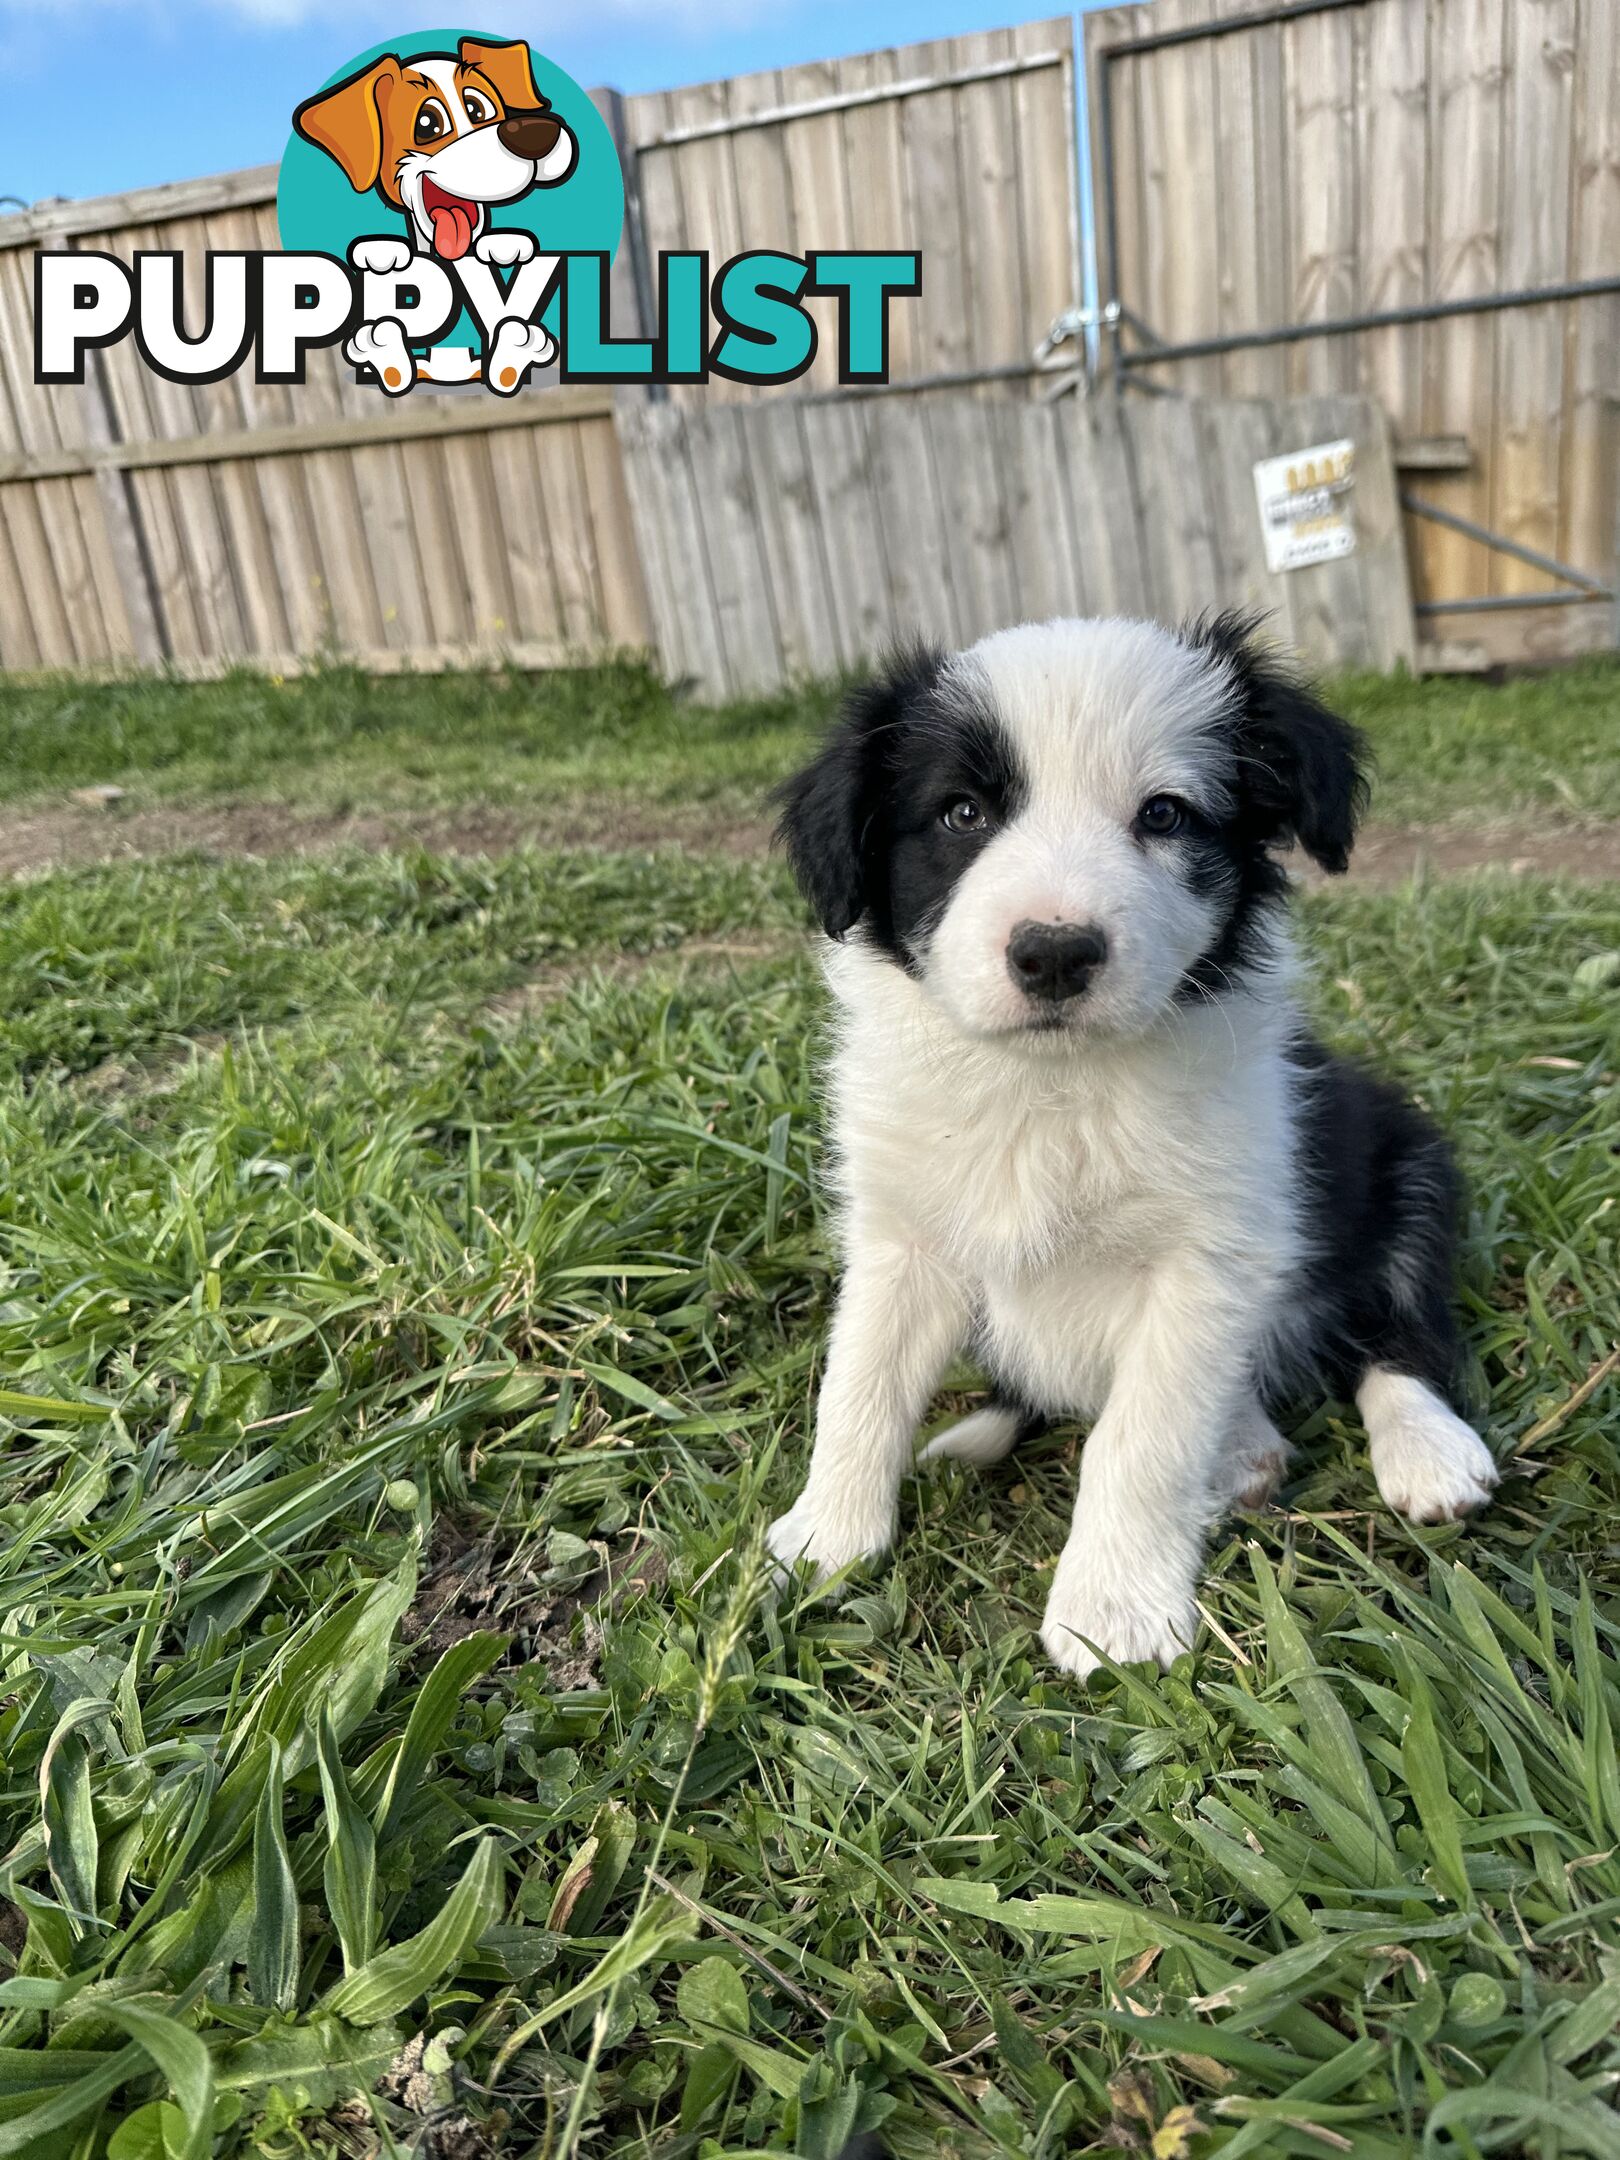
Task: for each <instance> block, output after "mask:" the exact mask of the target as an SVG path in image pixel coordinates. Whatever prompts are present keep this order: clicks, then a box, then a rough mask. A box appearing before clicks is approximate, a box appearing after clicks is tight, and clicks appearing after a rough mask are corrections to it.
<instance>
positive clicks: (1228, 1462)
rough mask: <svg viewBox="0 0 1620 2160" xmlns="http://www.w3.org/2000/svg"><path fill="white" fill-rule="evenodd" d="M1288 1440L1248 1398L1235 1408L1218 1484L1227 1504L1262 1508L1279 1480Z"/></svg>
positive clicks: (1258, 1406) (1285, 1460)
mask: <svg viewBox="0 0 1620 2160" xmlns="http://www.w3.org/2000/svg"><path fill="white" fill-rule="evenodd" d="M1289 1454H1290V1449H1289V1446H1288V1442H1287V1441H1286V1440H1285V1439H1284V1438H1283V1436H1282V1434H1281V1433H1280V1432H1279V1431H1278V1430H1277V1428H1276V1426H1275V1425H1273V1424H1272V1422H1271V1420H1270V1418H1268V1417H1267V1416H1266V1413H1265V1410H1264V1409H1263V1408H1262V1406H1261V1404H1260V1403H1259V1402H1258V1401H1256V1400H1253V1399H1251V1400H1250V1401H1248V1402H1247V1403H1245V1404H1244V1405H1243V1408H1242V1409H1241V1410H1240V1411H1239V1412H1238V1415H1237V1419H1236V1422H1235V1423H1234V1425H1233V1427H1232V1430H1231V1433H1230V1435H1229V1437H1228V1439H1227V1443H1226V1452H1225V1454H1224V1456H1223V1457H1222V1461H1221V1469H1220V1486H1221V1489H1222V1493H1223V1496H1224V1499H1225V1503H1226V1505H1227V1506H1228V1507H1237V1508H1262V1507H1264V1506H1265V1505H1266V1503H1267V1501H1268V1500H1269V1499H1270V1498H1271V1496H1272V1494H1273V1493H1274V1492H1275V1491H1276V1490H1277V1487H1278V1486H1279V1485H1280V1484H1281V1483H1282V1477H1283V1472H1284V1471H1285V1470H1286V1469H1287V1467H1288V1457H1289Z"/></svg>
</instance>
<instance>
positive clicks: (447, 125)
mask: <svg viewBox="0 0 1620 2160" xmlns="http://www.w3.org/2000/svg"><path fill="white" fill-rule="evenodd" d="M293 126H294V128H295V129H296V130H297V132H298V133H299V134H300V135H301V136H302V137H303V138H304V140H305V141H306V142H309V143H313V144H314V145H315V147H316V148H317V149H318V150H324V151H325V152H326V154H327V155H328V156H329V157H331V158H333V159H334V160H335V161H336V163H337V164H338V165H339V166H341V168H342V170H343V173H344V176H345V177H346V179H347V180H348V182H349V185H350V186H351V187H352V188H353V189H354V190H355V192H356V193H357V194H362V195H363V194H367V193H369V192H373V191H374V192H375V193H376V194H377V195H378V196H380V197H381V199H382V200H383V202H385V203H386V204H387V205H388V206H389V208H390V209H392V210H395V211H398V212H399V213H401V214H402V215H403V217H404V220H405V228H406V232H407V234H408V236H409V237H408V239H405V240H390V239H380V238H379V239H375V240H363V241H358V242H356V243H355V245H354V247H353V248H352V249H351V250H350V259H351V261H353V262H354V264H355V265H356V267H357V268H359V269H361V270H370V271H375V272H378V273H380V274H384V275H386V274H388V273H390V272H398V271H402V270H405V269H406V268H408V266H409V264H410V262H411V260H412V258H413V257H423V256H430V257H436V258H437V259H438V260H440V261H441V262H445V263H454V262H459V261H460V260H461V258H462V257H463V256H465V255H468V254H469V253H470V254H471V255H472V256H473V257H474V258H475V260H477V261H479V262H482V263H486V264H489V265H491V266H494V265H497V264H498V265H501V266H504V267H508V268H510V267H512V266H514V265H518V264H522V263H525V262H528V261H529V260H530V259H531V258H532V257H533V256H534V254H535V242H534V239H533V237H532V236H531V235H530V234H528V233H526V232H522V231H519V230H513V229H510V228H505V229H499V228H493V227H492V226H491V224H490V220H489V210H490V206H491V205H492V204H497V203H510V202H516V201H517V200H518V199H519V198H520V197H521V196H524V195H527V194H528V193H529V192H530V190H531V189H533V188H545V187H556V186H557V185H558V184H559V183H560V182H562V181H564V180H566V179H567V178H568V175H569V174H570V173H571V172H572V171H573V169H574V165H575V162H576V160H577V158H578V154H579V150H578V144H577V143H576V141H575V139H574V134H573V131H572V130H571V129H570V128H569V127H568V125H567V124H566V122H564V121H563V120H562V119H560V118H559V117H558V115H557V114H556V113H555V112H553V110H552V108H551V103H550V100H549V99H548V98H546V97H544V96H543V95H542V94H541V92H540V89H539V87H538V85H537V84H536V82H535V79H534V68H533V63H532V61H531V60H530V57H529V48H528V46H527V44H525V43H524V42H523V41H522V40H521V39H517V40H513V41H511V42H507V43H495V42H492V41H489V40H485V39H480V38H470V37H464V38H462V39H461V40H460V42H459V44H458V46H457V48H456V50H455V51H454V52H453V53H418V54H416V55H415V56H413V57H412V58H411V59H409V60H401V59H400V58H399V56H398V55H397V54H395V53H386V54H384V55H383V57H382V58H381V59H378V60H373V61H372V62H371V63H370V64H369V65H368V66H366V67H364V68H362V69H360V70H359V71H358V72H357V73H356V74H353V75H350V76H348V77H346V78H345V80H344V81H342V82H340V83H334V84H333V85H332V87H331V88H330V89H327V90H322V91H319V92H317V93H316V95H315V96H314V97H310V98H306V99H305V100H304V102H303V103H302V104H301V105H300V106H299V107H298V108H297V110H296V111H295V112H294V114H293ZM502 331H503V333H504V335H503V338H502V343H503V345H504V347H505V350H504V351H503V352H502V353H501V354H500V355H499V372H498V373H492V374H491V377H490V379H491V381H492V383H499V386H500V387H501V388H503V389H504V388H507V387H510V386H511V385H512V384H513V383H515V381H516V380H519V379H521V375H522V374H524V373H526V372H527V370H528V367H529V366H532V365H534V364H536V363H537V362H538V361H541V360H543V359H549V358H550V357H551V352H552V341H551V339H550V337H549V336H548V335H547V334H546V333H545V332H544V331H543V330H541V329H540V328H539V326H538V324H533V325H519V324H517V323H505V324H503V325H502ZM525 331H526V332H527V333H528V334H527V338H525V336H524V335H523V333H524V332H525ZM520 346H521V347H522V348H523V349H522V350H519V349H518V348H519V347H520ZM344 350H345V352H346V354H347V356H348V358H349V359H350V360H351V361H353V362H354V363H355V364H356V365H369V366H372V367H375V368H376V370H377V373H378V376H379V379H380V380H381V381H382V383H383V386H384V388H386V389H388V390H391V391H397V390H398V389H401V388H408V387H409V383H410V381H411V380H414V379H415V377H416V376H417V375H419V374H420V375H434V376H438V377H439V378H440V379H443V377H444V373H445V371H444V370H442V369H439V368H435V367H434V366H432V365H431V364H430V363H424V364H423V365H422V366H421V367H414V366H411V364H410V363H409V362H408V360H407V359H406V356H405V345H404V339H403V335H402V333H401V332H400V330H399V328H398V325H397V324H392V323H387V322H385V323H381V324H376V325H371V324H363V325H362V326H361V328H360V330H359V331H358V332H356V334H355V336H354V337H353V338H351V339H350V340H349V342H348V344H347V345H346V346H345V347H344ZM496 364H497V356H496V355H495V354H494V353H491V355H490V366H491V368H492V370H493V369H494V368H495V367H496ZM406 369H409V373H408V374H407V373H405V372H404V371H405V370H406ZM514 370H516V372H514ZM469 372H476V370H470V369H464V370H463V371H462V379H463V380H465V379H466V377H467V374H468V373H469Z"/></svg>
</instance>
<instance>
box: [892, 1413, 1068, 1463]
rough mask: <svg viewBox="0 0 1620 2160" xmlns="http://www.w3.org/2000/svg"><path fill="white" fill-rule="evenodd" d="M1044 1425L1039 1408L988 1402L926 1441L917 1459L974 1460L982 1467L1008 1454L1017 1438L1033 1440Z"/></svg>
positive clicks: (1045, 1422) (930, 1461)
mask: <svg viewBox="0 0 1620 2160" xmlns="http://www.w3.org/2000/svg"><path fill="white" fill-rule="evenodd" d="M1046 1424H1047V1421H1046V1419H1045V1418H1043V1417H1042V1416H1041V1415H1040V1413H1039V1411H1036V1410H1025V1409H1023V1408H1021V1407H1020V1405H1019V1404H1017V1403H1009V1402H987V1403H986V1404H985V1406H984V1408H983V1409H982V1410H974V1411H971V1412H970V1413H969V1414H968V1416H966V1417H965V1418H962V1419H960V1420H959V1421H958V1422H957V1423H956V1424H955V1425H948V1426H947V1427H946V1428H945V1430H944V1432H942V1433H939V1434H938V1435H936V1437H935V1438H934V1439H932V1440H930V1441H929V1443H928V1445H927V1446H926V1447H925V1448H924V1449H923V1451H922V1453H921V1454H920V1455H919V1456H918V1458H917V1460H918V1463H919V1464H921V1463H932V1462H962V1463H973V1464H976V1465H977V1466H978V1467H979V1468H980V1469H984V1468H987V1467H988V1466H989V1464H991V1463H998V1462H1000V1461H1001V1459H1002V1457H1003V1456H1004V1455H1010V1454H1011V1453H1012V1451H1013V1449H1014V1448H1015V1447H1017V1446H1018V1444H1019V1442H1020V1441H1022V1440H1033V1439H1034V1438H1035V1437H1036V1435H1037V1434H1039V1433H1043V1432H1045V1430H1046Z"/></svg>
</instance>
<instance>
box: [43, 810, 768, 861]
mask: <svg viewBox="0 0 1620 2160" xmlns="http://www.w3.org/2000/svg"><path fill="white" fill-rule="evenodd" d="M769 842H770V826H769V825H768V824H767V823H766V822H765V821H764V820H763V819H748V818H742V819H737V818H726V817H724V816H717V815H716V813H715V812H714V811H712V810H704V809H698V808H693V809H691V810H686V809H638V808H635V807H633V806H629V805H626V806H623V807H621V806H619V805H615V804H602V805H596V806H592V807H590V808H587V809H585V810H581V811H577V812H576V811H572V810H561V811H559V810H555V809H547V808H545V807H544V806H535V807H533V808H527V807H525V808H519V809H505V808H503V809H495V808H487V807H474V808H470V809H468V808H463V809H457V810H399V811H381V810H379V811H371V810H300V809H296V808H291V807H288V806H286V805H283V804H280V803H220V804H215V805H213V806H212V807H205V808H201V809H197V808H184V807H174V808H168V807H165V808H155V809H146V810H123V809H119V808H116V807H114V808H112V809H91V808H87V807H85V806H83V805H80V804H78V803H74V802H65V803H57V804H48V805H42V806H39V807H36V808H34V809H32V810H24V811H7V812H4V813H0V877H10V878H16V877H25V876H28V875H30V874H31V873H34V872H38V871H42V870H54V869H58V868H61V867H65V866H69V865H72V864H75V863H101V862H126V861H138V860H145V859H147V858H149V857H152V856H158V855H181V854H192V853H195V854H201V855H217V856H221V857H249V858H251V857H255V856H259V857H263V856H272V855H324V854H330V853H331V852H332V851H333V850H334V849H337V848H376V849H382V848H408V847H423V848H429V849H431V850H432V851H433V852H434V853H435V854H442V855H502V854H506V853H508V852H510V850H511V849H513V848H519V847H568V848H582V847H613V848H630V849H634V848H653V847H677V846H678V847H693V848H701V849H702V850H703V851H704V852H705V853H706V854H710V855H761V854H763V853H764V852H765V849H766V847H767V846H768V845H769Z"/></svg>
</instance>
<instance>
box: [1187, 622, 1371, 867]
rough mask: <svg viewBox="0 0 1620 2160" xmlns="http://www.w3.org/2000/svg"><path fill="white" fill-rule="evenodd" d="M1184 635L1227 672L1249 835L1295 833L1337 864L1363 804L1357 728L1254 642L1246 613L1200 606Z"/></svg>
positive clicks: (1362, 751)
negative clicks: (1202, 613) (1204, 611)
mask: <svg viewBox="0 0 1620 2160" xmlns="http://www.w3.org/2000/svg"><path fill="white" fill-rule="evenodd" d="M1188 636H1189V639H1190V641H1191V643H1192V644H1194V645H1196V646H1199V647H1201V648H1203V649H1204V650H1205V651H1207V652H1211V653H1214V654H1215V655H1217V657H1218V658H1220V659H1221V660H1223V661H1224V662H1225V664H1226V667H1227V670H1228V673H1229V675H1230V677H1231V681H1232V686H1233V692H1234V695H1235V698H1236V701H1237V703H1236V710H1235V712H1234V715H1233V739H1234V743H1235V746H1236V749H1237V756H1238V786H1239V789H1240V791H1241V794H1242V798H1243V807H1244V811H1245V813H1246V815H1247V818H1248V821H1249V823H1250V825H1251V829H1252V830H1253V831H1254V832H1255V835H1256V837H1257V838H1259V839H1261V840H1263V841H1265V842H1267V843H1271V842H1280V843H1282V844H1284V845H1286V844H1287V843H1288V842H1289V841H1290V840H1297V841H1298V842H1299V845H1300V846H1301V847H1302V848H1303V849H1304V850H1305V852H1306V854H1307V855H1311V856H1314V857H1315V859H1316V861H1317V862H1319V863H1320V864H1321V865H1322V868H1323V869H1324V870H1331V871H1333V872H1335V873H1337V872H1339V871H1342V870H1347V869H1348V868H1349V866H1350V849H1351V847H1352V845H1353V844H1354V842H1355V837H1356V825H1357V823H1358V821H1359V819H1360V817H1361V813H1362V812H1363V810H1365V809H1366V807H1367V771H1366V766H1367V749H1366V744H1365V742H1364V741H1363V739H1362V736H1361V733H1360V731H1359V729H1357V728H1354V727H1352V726H1351V724H1350V722H1349V721H1348V720H1343V719H1341V718H1340V717H1339V715H1338V714H1337V713H1335V712H1330V711H1329V710H1328V708H1327V707H1326V706H1325V705H1324V704H1323V703H1322V701H1321V699H1320V698H1318V697H1317V696H1316V695H1315V693H1314V692H1313V691H1312V690H1311V689H1310V687H1309V686H1308V685H1307V684H1306V683H1304V682H1303V681H1301V680H1300V678H1299V677H1298V676H1296V675H1294V674H1293V673H1292V672H1291V671H1290V670H1289V668H1288V666H1287V664H1286V662H1284V661H1283V660H1281V659H1280V658H1279V657H1278V656H1277V655H1276V654H1275V653H1272V652H1268V651H1267V650H1266V649H1265V648H1264V647H1263V646H1262V645H1261V644H1260V643H1259V641H1258V639H1257V638H1256V636H1255V625H1254V621H1253V619H1252V618H1251V617H1248V616H1244V615H1213V616H1206V617H1205V618H1204V619H1203V620H1202V621H1201V622H1198V623H1195V624H1194V625H1193V627H1192V629H1191V630H1190V631H1189V633H1188Z"/></svg>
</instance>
